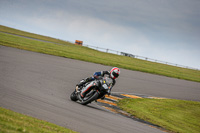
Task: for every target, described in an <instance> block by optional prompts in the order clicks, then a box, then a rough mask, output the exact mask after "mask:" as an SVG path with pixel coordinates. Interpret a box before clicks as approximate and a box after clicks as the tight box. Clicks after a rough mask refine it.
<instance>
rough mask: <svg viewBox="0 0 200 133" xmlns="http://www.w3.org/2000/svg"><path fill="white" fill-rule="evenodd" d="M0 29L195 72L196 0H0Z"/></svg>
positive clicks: (199, 45) (198, 63)
mask: <svg viewBox="0 0 200 133" xmlns="http://www.w3.org/2000/svg"><path fill="white" fill-rule="evenodd" d="M0 18H1V19H0V24H1V25H5V26H9V27H13V28H17V29H21V30H24V31H29V32H32V33H37V34H42V35H47V36H51V37H55V38H59V39H62V40H67V41H71V42H74V41H75V40H76V39H78V40H82V41H83V42H84V44H89V45H93V46H99V47H103V48H109V49H113V50H117V51H123V52H127V53H131V54H134V55H140V56H145V57H149V58H153V59H158V60H163V61H167V62H171V63H176V64H180V65H186V66H190V67H194V68H199V69H200V59H199V58H200V0H98V1H97V0H0Z"/></svg>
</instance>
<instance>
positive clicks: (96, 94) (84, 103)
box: [81, 91, 99, 105]
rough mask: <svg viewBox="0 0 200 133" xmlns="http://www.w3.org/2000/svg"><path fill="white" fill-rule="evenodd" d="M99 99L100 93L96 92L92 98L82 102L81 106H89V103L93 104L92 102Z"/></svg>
mask: <svg viewBox="0 0 200 133" xmlns="http://www.w3.org/2000/svg"><path fill="white" fill-rule="evenodd" d="M98 97H99V93H98V92H97V91H95V92H94V94H93V95H92V96H91V97H89V98H88V99H86V100H83V101H81V104H82V105H87V104H88V103H91V102H92V101H94V100H96V99H97V98H98Z"/></svg>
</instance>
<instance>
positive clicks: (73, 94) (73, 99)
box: [70, 91, 78, 101]
mask: <svg viewBox="0 0 200 133" xmlns="http://www.w3.org/2000/svg"><path fill="white" fill-rule="evenodd" d="M70 99H71V100H72V101H77V100H78V99H77V96H76V94H75V91H74V92H72V94H71V95H70Z"/></svg>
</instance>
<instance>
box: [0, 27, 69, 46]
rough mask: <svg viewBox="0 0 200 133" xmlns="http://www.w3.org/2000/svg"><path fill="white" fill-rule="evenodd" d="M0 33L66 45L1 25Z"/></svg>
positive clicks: (57, 40)
mask: <svg viewBox="0 0 200 133" xmlns="http://www.w3.org/2000/svg"><path fill="white" fill-rule="evenodd" d="M0 31H2V32H6V33H11V34H15V35H21V36H25V37H30V38H35V39H39V40H44V41H50V42H54V43H60V44H68V42H67V41H63V40H60V39H55V38H52V37H47V36H43V35H38V34H34V33H30V32H25V31H21V30H17V29H13V28H10V27H6V26H3V25H0Z"/></svg>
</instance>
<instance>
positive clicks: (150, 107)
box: [118, 99, 200, 133]
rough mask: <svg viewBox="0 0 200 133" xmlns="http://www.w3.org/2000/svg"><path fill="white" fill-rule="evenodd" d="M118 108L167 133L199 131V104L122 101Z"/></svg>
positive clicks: (169, 100) (160, 100)
mask: <svg viewBox="0 0 200 133" xmlns="http://www.w3.org/2000/svg"><path fill="white" fill-rule="evenodd" d="M118 106H119V107H120V108H121V109H122V110H124V111H126V112H128V113H130V114H132V115H133V116H135V117H137V118H139V119H142V120H145V121H148V122H150V123H153V124H156V125H159V126H161V127H163V128H165V129H167V130H169V131H173V132H181V133H199V131H200V102H195V101H184V100H175V99H122V100H120V101H119V102H118Z"/></svg>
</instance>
